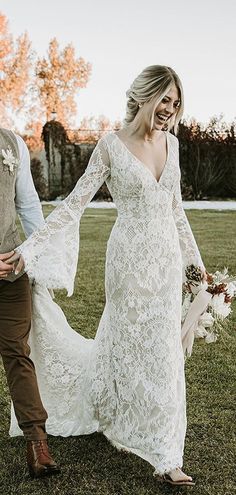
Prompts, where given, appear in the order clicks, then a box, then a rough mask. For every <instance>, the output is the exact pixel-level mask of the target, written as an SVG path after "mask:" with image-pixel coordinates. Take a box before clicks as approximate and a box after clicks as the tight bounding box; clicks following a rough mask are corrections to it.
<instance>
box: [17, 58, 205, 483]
mask: <svg viewBox="0 0 236 495" xmlns="http://www.w3.org/2000/svg"><path fill="white" fill-rule="evenodd" d="M127 98H128V101H127V110H126V117H125V120H124V126H123V128H122V129H121V130H120V131H118V132H110V133H108V134H107V135H105V136H103V137H102V138H101V139H100V140H99V141H98V143H97V146H96V147H95V149H94V151H93V154H92V156H91V158H90V161H89V164H88V166H87V169H86V171H85V173H84V174H83V176H82V177H81V178H80V179H79V181H78V182H77V184H76V186H75V188H74V190H73V191H72V192H71V193H70V195H69V196H68V197H67V198H66V199H65V200H64V201H63V202H62V203H61V204H60V205H59V206H58V207H57V208H56V209H55V210H54V211H53V212H52V213H51V214H50V215H49V216H48V218H47V220H46V222H45V225H44V226H43V227H42V228H41V229H39V230H38V231H36V232H34V233H33V235H31V236H30V237H29V239H27V240H26V241H25V242H24V243H23V244H22V245H21V246H20V247H19V248H17V250H16V252H15V254H14V255H13V257H11V258H10V259H9V262H11V263H12V262H13V263H16V260H18V264H17V267H16V272H18V271H19V270H20V269H21V268H22V267H23V266H25V270H26V272H27V273H28V275H29V277H30V278H31V279H33V280H35V281H36V282H37V283H36V284H35V285H34V290H33V321H32V332H31V352H32V358H33V360H34V362H35V366H36V370H37V376H38V381H39V388H40V392H41V395H42V399H43V402H44V404H45V407H46V409H47V411H48V416H49V418H48V421H47V431H48V433H50V434H52V435H62V436H68V435H81V434H88V433H92V432H95V431H102V432H103V434H104V435H105V436H106V437H107V438H108V439H109V440H110V441H111V442H112V444H113V445H115V446H116V447H117V448H118V449H125V450H126V451H128V452H133V453H134V454H136V455H138V456H140V457H142V458H143V459H145V460H147V461H148V462H149V463H150V464H151V465H152V466H154V468H155V473H154V474H155V475H156V476H157V477H158V478H159V479H160V480H161V481H165V482H168V483H171V484H177V485H181V484H182V485H183V484H184V485H193V484H194V482H193V480H192V478H191V476H187V475H186V474H185V473H184V472H183V471H182V469H181V468H182V466H183V450H184V441H185V433H186V401H185V376H184V354H183V349H182V343H181V296H182V279H183V273H184V267H185V266H186V265H188V264H192V263H193V264H195V265H197V266H200V267H201V270H202V272H203V275H205V268H204V265H203V262H202V260H201V256H200V254H199V251H198V248H197V245H196V242H195V240H194V237H193V234H192V231H191V229H190V226H189V223H188V221H187V218H186V216H185V213H184V211H183V207H182V200H181V192H180V169H179V152H178V139H177V137H176V136H175V134H176V133H177V129H178V123H179V121H180V118H181V116H182V114H183V90H182V85H181V82H180V80H179V77H178V76H177V74H176V73H175V72H174V71H173V69H171V68H170V67H167V66H160V65H154V66H150V67H147V68H146V69H144V70H143V72H142V73H141V74H140V75H138V77H137V78H136V79H135V80H134V82H133V84H132V85H131V87H130V89H129V90H128V91H127ZM172 129H173V131H174V134H173V133H171V132H170V130H172ZM104 181H106V184H107V186H108V188H109V190H110V192H111V195H112V197H113V200H114V202H115V204H116V207H117V211H118V216H117V219H116V222H115V224H114V226H113V229H112V232H111V235H110V238H109V240H108V244H107V253H106V274H105V289H106V305H105V307H104V311H103V314H102V317H101V320H100V323H99V327H98V330H97V334H96V337H95V339H94V340H90V339H85V338H83V337H82V336H81V335H79V334H78V333H76V332H75V331H73V330H72V329H71V328H70V327H69V325H68V323H67V321H66V319H65V316H64V314H63V312H62V311H61V309H60V308H59V307H58V306H57V305H56V304H55V303H54V302H53V301H52V300H51V298H50V296H49V293H48V291H47V289H46V288H45V286H46V287H48V288H66V289H67V291H68V295H71V294H72V293H73V283H74V277H75V274H76V267H77V259H78V249H79V221H80V218H81V215H82V213H83V211H84V209H85V207H86V206H87V205H88V203H89V202H90V200H91V199H92V197H93V196H94V194H95V192H96V191H97V190H98V189H99V187H100V186H101V184H102V183H103V182H104ZM10 432H11V434H12V435H17V434H20V431H19V430H18V428H17V424H16V421H15V418H14V413H12V422H11V430H10Z"/></svg>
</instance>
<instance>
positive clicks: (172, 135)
mask: <svg viewBox="0 0 236 495" xmlns="http://www.w3.org/2000/svg"><path fill="white" fill-rule="evenodd" d="M168 136H169V139H170V141H171V142H172V143H173V145H175V146H177V147H179V140H178V138H177V136H176V135H175V134H173V133H172V132H169V131H168Z"/></svg>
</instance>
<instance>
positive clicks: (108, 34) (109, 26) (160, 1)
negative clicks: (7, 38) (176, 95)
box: [0, 0, 236, 123]
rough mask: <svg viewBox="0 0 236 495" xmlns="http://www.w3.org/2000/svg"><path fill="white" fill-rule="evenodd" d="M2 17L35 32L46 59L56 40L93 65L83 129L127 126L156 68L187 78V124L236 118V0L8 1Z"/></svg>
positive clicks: (81, 96) (2, 3) (18, 30)
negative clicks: (89, 122)
mask: <svg viewBox="0 0 236 495" xmlns="http://www.w3.org/2000/svg"><path fill="white" fill-rule="evenodd" d="M0 11H1V13H3V14H5V15H6V16H7V18H8V20H9V27H10V31H11V32H12V34H13V35H14V36H18V35H20V34H22V33H23V32H25V31H27V32H28V34H29V37H30V40H31V42H32V46H33V48H34V49H35V50H36V52H37V53H38V54H39V55H40V56H42V55H46V53H47V49H48V44H49V41H50V39H52V38H53V37H56V38H57V39H58V41H59V43H60V46H61V47H64V46H65V45H67V44H68V43H72V44H73V45H74V46H75V48H76V54H77V56H78V57H79V56H82V57H83V58H84V59H85V60H86V61H88V62H90V63H91V64H92V74H91V78H90V81H89V83H88V85H87V87H86V88H85V89H81V90H80V91H79V93H78V97H77V103H78V114H77V123H79V122H80V120H81V119H82V118H83V117H84V116H88V117H90V116H95V117H98V116H99V115H105V116H106V117H108V118H110V119H111V120H112V121H114V120H115V119H123V118H124V115H125V106H126V96H125V93H126V90H127V89H128V88H129V86H130V84H131V83H132V81H133V79H134V78H135V77H136V76H137V75H138V74H139V73H140V72H141V71H142V69H143V68H145V67H146V66H148V65H155V64H161V65H169V66H171V67H173V69H174V70H175V71H176V72H177V74H178V75H179V76H180V78H181V81H182V84H183V87H184V94H185V113H184V116H185V117H186V118H188V117H195V118H196V119H197V120H198V121H200V122H207V121H208V120H209V119H210V117H212V116H214V115H219V114H221V113H223V114H224V119H225V120H226V121H227V122H229V121H231V120H232V119H233V118H234V117H235V116H236V96H235V94H236V55H235V52H236V1H235V0H224V1H222V0H198V1H196V0H168V2H167V1H164V0H142V1H141V0H97V1H96V0H94V1H92V0H83V1H82V0H66V1H65V2H62V1H61V0H40V1H39V0H37V1H32V0H20V1H19V0H0Z"/></svg>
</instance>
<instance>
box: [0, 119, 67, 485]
mask: <svg viewBox="0 0 236 495" xmlns="http://www.w3.org/2000/svg"><path fill="white" fill-rule="evenodd" d="M16 214H18V215H19V217H20V220H21V223H22V226H23V229H24V232H25V234H26V236H27V237H28V236H29V235H30V234H31V233H32V232H33V231H34V230H35V229H36V228H38V227H40V226H41V225H42V224H43V222H44V219H43V214H42V209H41V205H40V202H39V198H38V195H37V193H36V190H35V188H34V185H33V180H32V176H31V172H30V159H29V152H28V148H27V146H26V144H25V143H24V141H23V140H22V139H21V138H20V137H19V136H17V135H15V134H14V133H13V132H11V131H9V130H6V129H3V128H0V354H1V356H2V360H3V365H4V368H5V371H6V376H7V382H8V386H9V389H10V395H11V399H12V402H13V406H14V410H15V414H16V418H17V421H18V424H19V427H20V428H21V430H22V431H23V434H24V436H25V439H26V441H27V463H28V468H29V472H30V475H31V476H32V477H41V476H45V475H50V474H55V473H58V472H59V468H58V466H57V464H56V463H55V462H54V460H53V459H52V457H51V455H50V454H49V451H48V446H47V435H46V431H45V422H46V419H47V413H46V411H45V409H44V407H43V404H42V402H41V398H40V395H39V390H38V384H37V378H36V374H35V368H34V364H33V362H32V361H31V359H30V358H29V353H30V349H29V346H28V343H27V341H28V336H29V332H30V324H31V293H30V285H29V280H28V277H27V275H26V273H23V272H20V273H19V274H18V275H15V273H14V267H12V265H9V264H7V263H6V262H5V261H7V259H8V258H9V256H10V255H12V254H13V250H14V249H15V248H16V247H17V246H18V245H19V244H21V239H20V236H19V233H18V231H17V227H16ZM4 253H5V254H4Z"/></svg>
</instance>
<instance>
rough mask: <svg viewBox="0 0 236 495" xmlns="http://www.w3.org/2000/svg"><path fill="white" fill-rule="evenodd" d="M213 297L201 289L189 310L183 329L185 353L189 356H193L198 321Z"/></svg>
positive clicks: (182, 336)
mask: <svg viewBox="0 0 236 495" xmlns="http://www.w3.org/2000/svg"><path fill="white" fill-rule="evenodd" d="M211 297H212V295H211V294H210V293H209V292H207V291H206V289H201V290H200V291H199V292H198V294H197V295H196V296H195V298H194V300H193V302H192V303H191V304H190V306H189V310H188V312H187V315H186V318H185V320H184V323H183V325H182V329H181V338H182V346H183V351H184V354H185V353H186V354H187V356H191V354H192V348H193V342H194V332H195V330H196V328H197V325H198V320H199V318H200V316H201V315H202V314H203V313H204V312H205V311H206V309H207V306H208V304H209V302H210V300H211Z"/></svg>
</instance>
